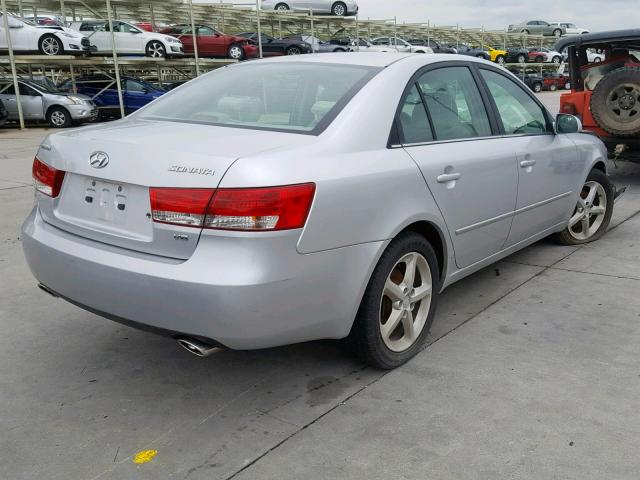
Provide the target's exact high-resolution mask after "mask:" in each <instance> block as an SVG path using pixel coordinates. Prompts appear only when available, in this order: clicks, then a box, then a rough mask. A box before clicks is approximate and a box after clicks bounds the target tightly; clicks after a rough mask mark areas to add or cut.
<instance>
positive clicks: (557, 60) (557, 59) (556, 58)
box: [551, 55, 562, 65]
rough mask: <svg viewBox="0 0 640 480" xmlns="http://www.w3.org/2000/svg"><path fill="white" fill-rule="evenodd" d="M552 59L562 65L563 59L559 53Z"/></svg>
mask: <svg viewBox="0 0 640 480" xmlns="http://www.w3.org/2000/svg"><path fill="white" fill-rule="evenodd" d="M551 61H552V62H553V63H555V64H556V65H560V62H561V61H562V57H559V56H558V55H556V56H555V57H553V58H552V59H551Z"/></svg>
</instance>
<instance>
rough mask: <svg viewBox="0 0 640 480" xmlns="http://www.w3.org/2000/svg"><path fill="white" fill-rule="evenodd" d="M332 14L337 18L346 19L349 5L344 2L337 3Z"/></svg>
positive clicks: (333, 6) (332, 8) (332, 9)
mask: <svg viewBox="0 0 640 480" xmlns="http://www.w3.org/2000/svg"><path fill="white" fill-rule="evenodd" d="M331 13H332V14H333V15H335V16H336V17H346V16H347V14H348V13H349V12H348V11H347V4H346V3H344V2H336V3H334V4H333V5H332V6H331Z"/></svg>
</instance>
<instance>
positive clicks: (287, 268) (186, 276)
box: [23, 208, 384, 349]
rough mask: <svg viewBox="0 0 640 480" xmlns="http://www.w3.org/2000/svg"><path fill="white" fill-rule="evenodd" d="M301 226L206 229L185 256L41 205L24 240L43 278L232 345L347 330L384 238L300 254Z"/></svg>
mask: <svg viewBox="0 0 640 480" xmlns="http://www.w3.org/2000/svg"><path fill="white" fill-rule="evenodd" d="M299 234H300V233H299V231H289V232H278V233H273V234H271V233H267V234H264V233H260V234H252V235H246V234H245V235H236V236H228V235H226V236H217V235H202V237H201V239H200V243H199V244H198V247H197V248H196V251H195V253H194V254H193V255H192V257H191V258H190V259H189V260H187V261H179V260H171V259H166V258H163V257H157V256H152V255H147V254H141V253H136V252H132V251H129V250H125V249H121V248H117V247H111V246H107V245H104V244H101V243H98V242H94V241H91V240H87V239H85V238H82V237H78V236H76V235H73V234H70V233H67V232H65V231H63V230H60V229H59V228H56V227H54V226H51V225H49V224H48V223H46V222H45V221H44V220H43V219H42V217H41V215H40V213H39V212H38V210H37V208H35V209H34V210H33V211H32V212H31V214H30V215H29V217H28V218H27V220H26V221H25V223H24V225H23V248H24V252H25V257H26V259H27V263H28V264H29V267H30V269H31V271H32V272H33V274H34V276H35V277H36V278H37V280H38V281H39V282H40V283H42V284H43V285H45V286H46V287H48V288H49V289H51V290H53V291H54V292H56V293H57V294H59V295H60V296H61V297H63V298H66V299H68V300H69V301H70V302H72V303H74V304H76V305H79V306H82V307H83V308H85V309H87V310H90V311H92V312H94V313H97V314H99V315H103V316H105V317H107V318H112V319H114V320H116V321H119V322H122V323H129V322H135V324H136V325H134V326H140V327H144V328H147V329H152V330H155V331H167V332H170V333H174V334H184V335H188V336H194V337H197V338H201V339H209V340H211V341H213V342H215V343H219V344H222V345H225V346H227V347H229V348H234V349H256V348H267V347H273V346H278V345H285V344H290V343H297V342H304V341H308V340H315V339H322V338H342V337H345V336H346V335H347V334H348V333H349V330H350V329H351V324H352V322H353V318H354V317H355V313H356V310H357V308H358V305H359V303H360V299H361V297H362V293H363V291H364V288H365V286H366V282H367V281H368V278H369V275H370V272H371V270H372V269H373V266H374V265H375V262H376V261H377V258H378V255H379V253H380V252H381V251H382V248H383V247H384V243H383V242H375V243H367V244H362V245H357V246H352V247H345V248H340V249H335V250H329V251H325V252H319V253H315V254H309V255H301V254H298V253H297V251H296V243H297V241H298V237H299Z"/></svg>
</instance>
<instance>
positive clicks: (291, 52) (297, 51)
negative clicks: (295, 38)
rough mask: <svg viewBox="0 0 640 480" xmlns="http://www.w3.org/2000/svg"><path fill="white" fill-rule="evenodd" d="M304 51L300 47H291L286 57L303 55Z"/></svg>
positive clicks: (286, 52) (287, 50) (286, 51)
mask: <svg viewBox="0 0 640 480" xmlns="http://www.w3.org/2000/svg"><path fill="white" fill-rule="evenodd" d="M301 54H302V49H301V48H300V47H296V46H293V47H289V48H287V49H286V50H285V55H301Z"/></svg>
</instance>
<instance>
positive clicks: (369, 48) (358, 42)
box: [349, 38, 397, 53]
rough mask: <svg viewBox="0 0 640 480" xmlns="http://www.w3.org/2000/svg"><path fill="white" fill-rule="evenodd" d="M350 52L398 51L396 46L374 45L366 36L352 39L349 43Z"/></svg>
mask: <svg viewBox="0 0 640 480" xmlns="http://www.w3.org/2000/svg"><path fill="white" fill-rule="evenodd" d="M349 51H350V52H377V53H392V52H397V50H396V49H395V48H392V47H390V46H388V45H386V46H385V45H374V44H373V43H371V42H370V41H369V40H367V39H366V38H359V39H350V43H349Z"/></svg>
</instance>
